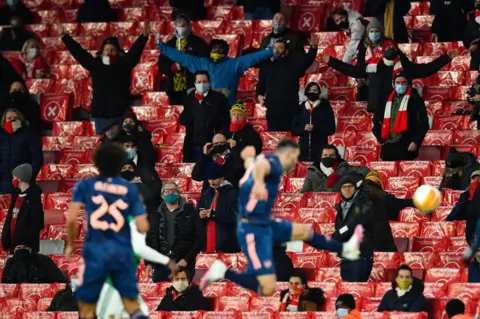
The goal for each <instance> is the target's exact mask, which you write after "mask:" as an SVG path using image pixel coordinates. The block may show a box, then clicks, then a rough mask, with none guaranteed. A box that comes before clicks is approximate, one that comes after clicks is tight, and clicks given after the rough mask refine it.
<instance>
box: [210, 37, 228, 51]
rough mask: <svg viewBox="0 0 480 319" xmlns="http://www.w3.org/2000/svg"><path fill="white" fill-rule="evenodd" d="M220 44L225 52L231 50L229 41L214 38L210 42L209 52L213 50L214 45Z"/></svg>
mask: <svg viewBox="0 0 480 319" xmlns="http://www.w3.org/2000/svg"><path fill="white" fill-rule="evenodd" d="M217 45H218V46H220V47H221V48H222V50H223V52H224V53H225V54H228V51H230V46H229V45H228V43H227V41H225V40H220V39H212V41H210V44H209V45H208V52H212V49H213V47H215V46H217Z"/></svg>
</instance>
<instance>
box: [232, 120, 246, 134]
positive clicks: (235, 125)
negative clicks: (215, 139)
mask: <svg viewBox="0 0 480 319" xmlns="http://www.w3.org/2000/svg"><path fill="white" fill-rule="evenodd" d="M245 125H247V119H243V121H241V122H230V132H232V133H235V132H238V131H240V130H241V129H242V128H244V127H245Z"/></svg>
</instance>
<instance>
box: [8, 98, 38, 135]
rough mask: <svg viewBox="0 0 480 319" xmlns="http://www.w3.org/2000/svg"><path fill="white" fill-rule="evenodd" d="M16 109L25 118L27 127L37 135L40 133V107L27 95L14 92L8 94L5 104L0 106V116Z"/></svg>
mask: <svg viewBox="0 0 480 319" xmlns="http://www.w3.org/2000/svg"><path fill="white" fill-rule="evenodd" d="M10 108H14V109H17V110H18V111H19V112H20V113H22V115H23V116H24V117H25V120H27V122H28V126H29V127H30V128H31V129H32V130H33V131H35V132H36V133H37V134H41V132H42V117H41V114H40V105H39V104H38V103H37V101H35V100H34V99H32V98H31V97H30V95H29V94H28V93H20V92H15V94H14V95H12V94H9V95H8V100H6V103H5V104H2V105H0V114H3V113H5V111H6V110H7V109H10Z"/></svg>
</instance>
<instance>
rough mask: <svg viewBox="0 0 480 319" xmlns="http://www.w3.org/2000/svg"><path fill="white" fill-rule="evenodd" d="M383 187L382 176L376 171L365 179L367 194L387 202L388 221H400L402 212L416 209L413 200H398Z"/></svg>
mask: <svg viewBox="0 0 480 319" xmlns="http://www.w3.org/2000/svg"><path fill="white" fill-rule="evenodd" d="M382 185H383V182H382V176H381V175H380V174H379V173H378V172H377V171H376V170H372V171H371V172H370V173H368V174H367V176H366V177H365V185H364V189H365V193H367V194H368V195H369V196H370V197H372V198H377V199H379V200H381V201H385V206H386V211H387V218H388V220H393V221H398V215H399V213H400V211H401V210H403V209H405V208H408V207H415V206H414V204H413V199H403V198H397V197H395V195H393V194H389V193H387V192H386V191H384V190H383V186H382Z"/></svg>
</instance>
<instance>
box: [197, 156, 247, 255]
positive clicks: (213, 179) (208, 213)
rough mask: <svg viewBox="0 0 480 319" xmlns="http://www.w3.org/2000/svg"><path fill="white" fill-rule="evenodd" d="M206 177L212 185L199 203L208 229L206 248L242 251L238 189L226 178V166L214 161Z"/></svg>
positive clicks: (214, 250) (211, 251) (201, 216)
mask: <svg viewBox="0 0 480 319" xmlns="http://www.w3.org/2000/svg"><path fill="white" fill-rule="evenodd" d="M206 178H207V179H208V182H209V183H210V188H208V189H207V190H206V191H204V192H203V193H202V197H200V201H199V202H198V206H197V207H198V211H199V215H200V218H201V219H202V221H203V224H204V225H205V228H206V235H207V237H206V241H205V243H204V246H205V247H204V248H205V251H206V252H207V253H213V252H224V253H237V252H239V251H240V248H239V247H238V242H237V236H236V232H235V229H236V225H237V198H238V191H237V190H236V189H235V188H234V187H233V186H232V184H230V182H228V181H226V180H225V179H224V174H223V170H222V167H221V166H220V165H218V164H217V163H212V164H210V166H209V167H208V170H207V173H206Z"/></svg>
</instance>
